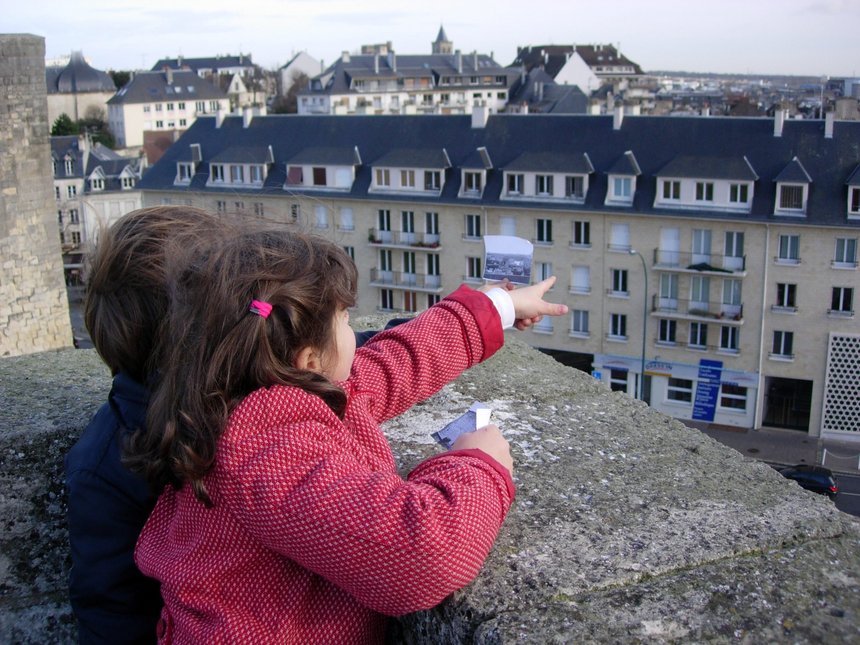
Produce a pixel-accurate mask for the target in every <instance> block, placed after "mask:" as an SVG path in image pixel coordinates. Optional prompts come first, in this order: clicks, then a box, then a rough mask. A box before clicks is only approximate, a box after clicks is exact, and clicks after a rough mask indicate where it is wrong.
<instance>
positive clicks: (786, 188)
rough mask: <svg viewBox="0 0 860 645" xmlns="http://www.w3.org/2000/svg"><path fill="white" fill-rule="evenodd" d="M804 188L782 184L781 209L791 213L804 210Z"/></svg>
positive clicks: (780, 191) (780, 192)
mask: <svg viewBox="0 0 860 645" xmlns="http://www.w3.org/2000/svg"><path fill="white" fill-rule="evenodd" d="M803 189H804V187H803V186H800V185H791V184H781V185H780V187H779V209H780V210H789V211H802V210H803Z"/></svg>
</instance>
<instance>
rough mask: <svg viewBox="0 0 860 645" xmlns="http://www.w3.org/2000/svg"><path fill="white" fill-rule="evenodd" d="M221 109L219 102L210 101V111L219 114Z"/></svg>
mask: <svg viewBox="0 0 860 645" xmlns="http://www.w3.org/2000/svg"><path fill="white" fill-rule="evenodd" d="M219 107H220V106H219V105H218V101H209V109H210V110H212V111H213V112H217V111H218V108H219Z"/></svg>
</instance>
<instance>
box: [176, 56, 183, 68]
mask: <svg viewBox="0 0 860 645" xmlns="http://www.w3.org/2000/svg"><path fill="white" fill-rule="evenodd" d="M176 66H177V67H178V68H179V69H182V54H179V56H177V57H176Z"/></svg>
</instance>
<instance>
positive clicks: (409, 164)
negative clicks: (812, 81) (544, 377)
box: [141, 107, 860, 437]
mask: <svg viewBox="0 0 860 645" xmlns="http://www.w3.org/2000/svg"><path fill="white" fill-rule="evenodd" d="M858 150H860V123H853V122H834V120H833V119H832V118H828V119H827V120H826V121H825V120H820V121H810V120H789V119H786V118H785V115H784V114H783V113H778V115H777V117H776V118H775V119H765V118H749V119H744V118H721V117H708V118H702V117H695V118H683V117H671V118H670V117H629V116H628V117H625V116H624V114H623V111H622V110H620V109H619V110H618V111H616V113H615V114H614V115H609V116H581V115H557V116H556V115H492V116H490V115H489V114H488V110H487V109H486V108H483V107H480V108H479V109H476V110H475V112H473V114H472V115H471V116H449V117H445V116H422V117H417V116H414V117H413V116H399V117H393V116H382V117H377V118H372V119H367V118H362V117H349V116H346V117H336V118H335V117H328V116H320V117H311V116H284V115H282V116H278V117H265V116H264V117H256V118H253V119H249V118H247V117H246V118H244V119H240V118H234V117H230V118H226V119H223V120H216V119H212V118H204V119H199V120H198V121H197V122H196V123H195V124H194V125H193V126H192V127H191V128H189V130H188V131H187V132H186V133H185V134H184V135H183V136H182V137H181V138H180V139H179V141H178V142H177V143H176V144H174V145H173V146H172V147H171V148H170V149H169V150H168V151H167V152H166V154H165V155H164V157H163V158H162V159H161V161H160V162H159V163H158V164H156V165H155V166H154V167H153V168H152V169H151V170H150V172H149V173H148V174H147V175H146V177H145V178H144V179H143V181H142V183H141V186H142V189H143V192H144V202H145V203H146V204H148V205H152V204H161V203H173V204H189V205H192V204H193V205H195V206H201V207H204V208H209V209H211V210H213V211H218V212H227V211H244V212H249V213H255V214H256V215H258V216H260V217H265V218H269V219H272V220H276V221H281V222H286V223H288V224H292V225H297V226H303V227H308V228H310V229H313V230H315V231H316V232H318V233H320V234H322V235H325V236H327V237H329V238H330V239H332V240H335V241H337V242H338V243H339V244H341V245H342V246H343V247H344V248H345V249H346V250H347V252H348V253H349V254H350V255H351V256H352V257H353V258H354V260H355V262H356V264H357V266H358V268H359V274H360V283H359V300H358V304H357V309H358V312H357V313H370V312H374V311H403V312H418V311H421V310H422V309H424V308H426V307H428V306H431V305H432V304H433V303H435V302H438V300H439V299H440V298H442V297H443V296H444V295H445V294H446V293H448V292H450V291H453V290H454V289H455V288H457V286H458V285H459V284H461V283H463V282H466V283H469V284H474V285H478V284H480V283H481V282H482V276H483V268H484V245H483V236H484V235H487V234H505V235H515V236H518V237H522V238H527V239H529V240H531V241H532V242H533V244H534V249H535V250H534V258H533V265H532V276H531V277H532V280H538V279H540V278H542V277H545V276H548V275H556V276H558V282H557V283H556V286H555V287H554V289H553V291H552V293H551V296H552V298H553V299H555V300H557V301H562V302H565V303H566V304H567V305H569V307H570V309H571V313H570V315H569V316H567V317H566V318H565V319H546V320H544V321H542V322H541V324H539V325H537V326H535V327H534V328H533V329H531V330H529V331H527V332H525V338H526V339H527V340H528V342H530V343H531V344H532V345H534V346H536V347H539V348H543V349H547V350H552V351H554V352H564V356H565V357H566V359H567V360H568V361H569V362H571V363H573V364H576V365H578V366H579V367H581V368H583V369H586V370H590V371H591V372H592V373H593V375H594V376H595V378H598V379H599V380H600V381H602V382H603V383H605V384H606V386H607V387H610V388H612V389H614V390H621V391H624V392H626V393H628V394H629V395H631V396H640V397H642V398H644V399H645V400H647V401H648V402H649V403H650V405H651V406H653V407H655V408H657V409H660V410H662V411H663V412H665V413H667V414H670V415H672V416H674V417H676V418H681V419H697V420H702V421H711V422H714V423H718V424H725V425H732V426H736V427H740V428H753V427H762V426H768V427H780V428H792V429H796V430H798V431H803V432H807V433H809V434H810V435H812V436H819V435H839V436H848V437H860V434H858V433H860V404H859V403H860V402H858V396H860V376H858V374H860V370H858V369H857V365H858V364H860V329H858V326H857V322H856V318H855V314H854V298H855V297H856V290H857V288H858V287H860V281H858V272H857V242H858V237H860V154H858Z"/></svg>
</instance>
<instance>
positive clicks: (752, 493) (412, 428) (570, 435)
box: [0, 320, 860, 644]
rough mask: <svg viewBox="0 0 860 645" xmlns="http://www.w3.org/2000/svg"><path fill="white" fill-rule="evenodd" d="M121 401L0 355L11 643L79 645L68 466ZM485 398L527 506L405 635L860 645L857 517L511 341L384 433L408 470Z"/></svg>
mask: <svg viewBox="0 0 860 645" xmlns="http://www.w3.org/2000/svg"><path fill="white" fill-rule="evenodd" d="M380 324H381V321H378V320H377V321H373V325H374V326H378V325H380ZM108 388H109V377H108V374H107V371H106V370H105V368H104V366H103V365H102V364H101V363H100V362H99V360H98V358H97V356H96V355H95V353H94V352H93V351H91V350H77V351H75V350H65V351H60V352H47V353H42V354H33V355H30V356H22V357H16V358H6V359H3V360H0V642H14V643H65V642H71V641H72V639H73V635H74V625H73V619H72V617H71V614H70V611H69V607H68V604H67V601H66V596H65V577H66V574H67V570H68V566H69V557H68V552H67V542H66V540H67V537H66V532H65V527H64V520H63V512H64V502H63V490H62V456H63V454H64V452H65V451H66V450H67V449H68V447H69V446H70V445H71V444H72V443H73V442H74V440H75V438H76V437H77V436H78V434H79V433H80V431H81V429H82V428H83V427H84V425H85V424H86V422H87V420H88V418H89V416H90V414H91V413H92V412H93V410H94V409H95V408H96V407H97V406H98V405H99V404H100V403H101V402H102V401H104V399H105V396H106V394H107V392H108ZM475 400H478V401H484V402H486V403H489V404H490V405H491V406H492V407H493V408H494V410H495V412H494V419H495V421H496V422H497V423H498V424H499V425H500V427H501V428H502V429H503V432H504V433H505V435H506V436H507V437H508V438H509V440H510V441H511V444H512V448H513V454H514V458H515V461H516V476H515V479H516V483H517V486H518V491H517V498H516V501H515V503H514V506H513V508H512V510H511V513H510V515H509V517H508V519H507V520H506V522H505V524H504V525H503V527H502V530H501V533H500V535H499V539H498V541H497V544H496V545H495V547H494V549H493V551H492V553H491V555H490V557H489V559H488V561H487V563H486V565H485V567H484V569H483V570H482V572H481V574H480V575H479V577H478V579H477V580H476V581H475V582H474V583H473V584H471V585H469V586H468V587H467V588H465V589H463V590H462V591H460V592H458V593H456V594H454V595H453V596H452V597H450V598H449V599H448V600H446V601H445V602H444V603H443V604H442V605H440V606H439V607H438V608H436V609H434V610H432V611H427V612H421V613H419V614H415V615H411V616H406V617H404V618H403V619H401V621H400V622H399V630H400V633H399V640H400V641H403V642H408V643H434V644H436V643H552V642H570V643H584V642H601V643H603V642H611V643H619V642H621V643H628V642H638V643H667V642H720V643H728V642H733V643H734V642H737V643H781V642H786V643H788V642H790V643H833V642H860V522H858V521H857V520H856V519H855V518H853V517H851V516H848V515H845V514H843V513H841V512H839V511H838V510H837V509H836V508H835V507H834V505H833V504H832V503H831V502H830V501H829V500H827V499H826V498H823V497H819V496H815V495H813V494H811V493H808V492H806V491H803V490H802V489H801V488H800V487H799V486H797V485H796V484H794V483H793V482H789V481H787V480H784V479H783V478H782V477H781V476H779V475H778V474H777V473H776V472H775V471H773V470H772V469H771V468H769V467H767V466H765V465H763V464H760V463H758V462H755V461H750V460H747V459H746V458H744V457H743V456H742V455H740V454H739V453H738V452H736V451H735V450H733V449H731V448H727V447H724V446H722V445H720V444H718V443H716V442H715V441H713V440H711V439H710V438H708V437H707V436H705V435H703V434H701V433H699V432H698V431H695V430H690V429H687V428H685V427H684V426H683V425H681V424H680V423H678V422H676V421H674V420H672V419H670V418H668V417H665V416H663V415H661V414H659V413H657V412H655V411H653V410H651V409H650V408H647V407H646V406H644V405H643V404H641V403H640V402H638V401H634V400H633V399H631V398H629V397H628V396H626V395H623V394H619V393H613V392H610V391H609V390H608V389H606V388H605V387H603V386H602V385H599V384H598V383H596V382H595V381H594V380H593V379H591V378H590V377H589V376H588V375H586V374H584V373H581V372H577V371H575V370H572V369H570V368H567V367H564V366H562V365H559V364H558V363H556V362H554V361H553V360H552V359H550V358H549V357H547V356H544V355H543V354H540V353H538V352H536V351H534V350H532V349H530V348H528V347H527V346H526V345H525V344H523V343H522V342H520V341H519V340H517V339H516V335H515V334H512V335H511V336H510V337H509V342H508V344H507V346H506V347H505V348H504V349H503V350H501V351H500V352H499V353H498V354H497V355H496V356H495V357H493V358H492V359H490V360H489V361H488V362H486V363H484V364H483V365H481V366H479V367H477V368H475V369H473V370H471V371H470V372H468V373H467V374H465V375H464V376H463V377H461V378H460V379H459V380H458V381H456V382H455V383H453V384H451V385H449V386H448V387H446V388H445V389H444V390H443V391H442V392H440V393H439V394H437V395H436V396H434V397H432V398H431V399H429V400H428V401H427V402H425V403H423V404H421V405H418V406H416V407H415V408H414V409H413V410H411V411H410V412H409V413H407V414H406V415H404V416H402V417H400V418H398V419H396V420H394V421H393V422H391V423H389V424H388V425H387V427H386V431H387V433H388V435H389V437H390V438H391V443H392V446H393V449H394V452H395V454H396V455H397V458H398V460H399V463H400V465H401V466H402V467H403V468H404V470H406V469H408V468H409V467H410V466H411V465H414V464H415V463H416V462H417V461H418V460H420V459H421V458H423V457H426V456H428V455H430V454H433V453H435V452H436V451H438V450H439V448H438V447H437V446H436V445H434V444H433V442H432V440H431V439H430V437H429V433H430V432H432V431H434V430H436V429H438V428H439V427H441V426H442V425H443V424H445V423H447V422H448V421H450V420H451V419H453V418H454V417H456V416H458V415H459V414H460V413H462V412H463V411H464V410H465V409H466V408H468V406H469V405H470V404H471V403H472V402H473V401H475Z"/></svg>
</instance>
